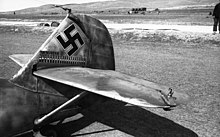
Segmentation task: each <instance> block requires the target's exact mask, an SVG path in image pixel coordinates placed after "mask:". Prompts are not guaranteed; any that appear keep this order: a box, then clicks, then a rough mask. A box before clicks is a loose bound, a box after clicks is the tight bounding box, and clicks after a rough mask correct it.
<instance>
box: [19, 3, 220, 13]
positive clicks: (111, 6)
mask: <svg viewBox="0 0 220 137" xmlns="http://www.w3.org/2000/svg"><path fill="white" fill-rule="evenodd" d="M216 2H217V1H216V0H154V1H152V0H112V1H105V2H92V3H84V4H67V5H64V7H67V8H71V9H72V10H73V11H77V12H93V11H107V10H108V11H110V10H112V11H114V10H123V9H130V8H139V7H146V8H147V9H155V8H173V7H180V8H183V7H192V6H195V7H196V6H213V5H215V3H216ZM16 13H20V14H28V13H31V14H33V13H41V14H42V13H43V14H60V13H64V11H63V10H62V9H60V8H55V7H53V5H52V4H49V5H43V6H40V7H34V8H28V9H23V10H18V11H16Z"/></svg>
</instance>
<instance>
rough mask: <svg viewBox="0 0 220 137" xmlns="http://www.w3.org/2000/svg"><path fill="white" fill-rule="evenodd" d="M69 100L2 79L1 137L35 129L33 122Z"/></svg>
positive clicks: (0, 88)
mask: <svg viewBox="0 0 220 137" xmlns="http://www.w3.org/2000/svg"><path fill="white" fill-rule="evenodd" d="M66 100H67V99H66V98H65V97H63V96H61V95H58V94H56V93H47V92H44V91H39V90H38V89H37V90H30V89H25V88H22V87H19V86H16V85H14V84H12V83H11V82H9V81H8V80H6V79H1V78H0V135H1V136H3V137H5V136H11V135H15V134H18V133H21V132H24V131H27V130H29V129H32V128H33V120H34V119H35V118H36V117H38V116H39V115H42V114H45V113H48V112H49V111H51V110H52V109H54V108H55V107H57V106H58V105H60V104H62V103H63V102H65V101H66Z"/></svg>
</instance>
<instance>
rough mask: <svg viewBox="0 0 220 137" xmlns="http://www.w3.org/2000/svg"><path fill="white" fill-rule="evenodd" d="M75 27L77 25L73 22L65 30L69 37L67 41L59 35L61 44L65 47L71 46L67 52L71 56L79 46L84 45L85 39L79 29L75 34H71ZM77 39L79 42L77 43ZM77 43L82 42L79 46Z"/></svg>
mask: <svg viewBox="0 0 220 137" xmlns="http://www.w3.org/2000/svg"><path fill="white" fill-rule="evenodd" d="M75 29H76V27H75V25H74V24H72V25H71V26H69V27H68V28H67V29H66V30H65V31H64V34H65V35H66V37H67V39H68V40H67V41H64V39H63V38H62V37H61V36H60V35H58V36H57V39H58V40H59V42H60V44H61V45H62V46H63V48H64V49H66V48H67V47H69V46H71V49H70V50H69V51H68V52H67V54H68V55H69V56H71V55H72V54H73V53H74V52H75V51H76V50H78V48H79V47H81V46H82V45H84V41H83V39H82V38H81V36H80V34H79V32H78V31H76V33H75V34H74V35H73V36H71V32H73V31H74V30H75ZM76 41H78V42H77V43H76ZM77 44H80V45H78V46H79V47H78V46H77Z"/></svg>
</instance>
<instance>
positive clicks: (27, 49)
mask: <svg viewBox="0 0 220 137" xmlns="http://www.w3.org/2000/svg"><path fill="white" fill-rule="evenodd" d="M110 32H111V31H110ZM50 33H51V30H47V31H45V29H37V30H36V29H34V31H33V28H26V27H15V26H0V49H1V50H0V68H1V69H0V77H4V78H10V77H12V76H13V75H14V74H15V73H16V72H17V71H18V70H19V66H18V65H17V64H16V63H14V62H13V61H11V60H10V59H9V58H8V56H9V55H11V54H16V53H34V52H35V51H36V50H37V49H38V48H39V46H40V45H41V44H42V43H43V42H44V41H45V40H46V38H47V37H48V36H49V35H50ZM111 35H112V40H113V44H114V51H115V59H116V70H117V71H120V72H124V73H127V74H130V75H133V76H136V77H139V78H144V79H147V80H150V81H154V82H156V83H160V84H164V85H167V86H170V87H171V88H173V89H174V91H180V92H185V93H187V94H188V95H190V96H191V101H190V102H188V104H187V105H183V106H179V107H177V108H176V109H174V110H172V111H164V110H162V109H147V110H144V109H141V108H138V107H125V106H124V104H123V103H120V102H117V101H109V102H106V103H105V104H103V105H101V106H99V107H98V108H97V107H96V108H93V109H91V110H90V111H89V112H85V117H83V118H81V119H79V120H75V121H74V122H69V123H67V124H64V125H63V127H62V128H63V130H64V131H65V132H64V136H90V137H91V136H96V137H97V136H144V137H146V136H147V137H158V136H164V137H177V136H178V137H194V136H195V137H196V136H200V137H218V136H220V61H219V59H220V46H219V45H220V41H219V39H214V40H211V41H210V40H209V36H205V35H202V36H201V37H199V39H197V40H191V41H187V40H186V39H185V40H184V39H176V37H174V36H173V35H172V36H167V35H164V33H154V34H152V33H146V34H145V35H144V36H139V35H138V36H137V35H135V34H133V33H124V32H111ZM186 35H187V34H186ZM164 36H166V37H168V38H166V39H163V38H164ZM178 36H179V35H178ZM187 36H191V37H193V35H190V34H189V35H187ZM210 36H211V35H210ZM215 37H217V38H218V37H220V35H219V36H215ZM193 38H194V37H193ZM204 39H208V40H204Z"/></svg>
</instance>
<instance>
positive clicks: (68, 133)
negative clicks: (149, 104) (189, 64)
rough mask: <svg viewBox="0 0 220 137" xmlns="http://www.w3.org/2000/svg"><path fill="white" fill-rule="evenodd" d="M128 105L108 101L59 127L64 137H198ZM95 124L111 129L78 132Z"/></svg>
mask: <svg viewBox="0 0 220 137" xmlns="http://www.w3.org/2000/svg"><path fill="white" fill-rule="evenodd" d="M124 105H125V104H124V103H121V102H118V101H108V102H106V103H104V104H102V105H99V106H96V107H93V108H91V109H89V110H86V111H83V112H82V114H83V115H84V116H83V117H81V118H79V119H77V120H74V121H70V122H67V123H64V124H62V125H61V126H59V129H60V131H61V130H62V133H61V134H62V137H76V136H77V137H78V136H90V135H91V136H96V134H97V133H98V136H108V132H109V131H111V132H109V136H112V135H111V134H112V132H114V131H116V130H118V131H121V132H124V133H126V134H129V135H131V136H136V137H198V135H197V134H196V133H195V132H193V131H192V130H190V129H187V128H185V127H183V126H181V125H179V124H177V123H175V122H173V121H171V120H169V119H166V118H164V117H161V116H158V115H156V114H154V113H151V112H149V111H147V110H144V109H141V108H139V107H133V106H132V107H125V106H124ZM94 122H98V123H102V124H104V125H106V126H108V127H111V128H109V129H99V130H95V131H94V130H93V131H87V130H84V131H83V132H80V133H76V132H78V131H80V130H82V129H84V128H86V127H88V126H90V125H91V124H92V123H94ZM73 133H75V134H73ZM102 133H103V134H104V135H102ZM114 136H115V135H114ZM116 136H117V133H116ZM25 137H27V136H25Z"/></svg>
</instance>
